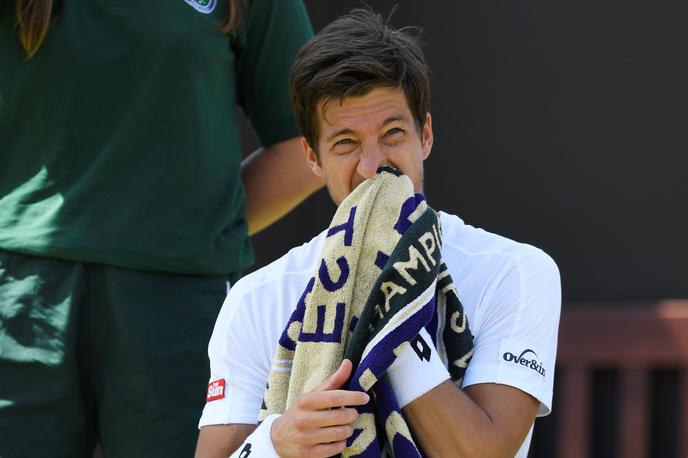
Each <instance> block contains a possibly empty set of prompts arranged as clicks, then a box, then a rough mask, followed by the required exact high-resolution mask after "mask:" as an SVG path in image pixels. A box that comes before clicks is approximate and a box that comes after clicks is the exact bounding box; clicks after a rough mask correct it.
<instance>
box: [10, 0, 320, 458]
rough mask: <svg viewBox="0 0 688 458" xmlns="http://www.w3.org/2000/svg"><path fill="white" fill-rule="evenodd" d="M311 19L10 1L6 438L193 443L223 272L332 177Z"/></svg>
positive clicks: (101, 0)
mask: <svg viewBox="0 0 688 458" xmlns="http://www.w3.org/2000/svg"><path fill="white" fill-rule="evenodd" d="M311 36H312V29H311V26H310V23H309V20H308V15H307V12H306V10H305V7H304V5H303V3H302V0H91V1H78V0H0V456H2V457H4V458H12V457H26V456H45V457H79V456H90V455H91V454H92V453H93V449H94V446H95V443H96V442H98V443H100V445H101V447H102V450H103V453H104V455H105V456H106V457H138V456H146V457H156V456H160V457H162V456H164V457H168V458H169V457H175V456H180V457H182V456H183V457H187V456H191V455H192V454H193V450H194V447H195V442H196V438H197V434H198V432H197V428H196V425H197V423H198V418H199V415H200V412H201V410H202V407H203V404H204V401H205V393H206V386H207V381H208V360H207V354H206V350H207V342H208V338H209V336H210V333H211V331H212V327H213V324H214V322H215V318H216V316H217V312H218V311H219V309H220V307H221V305H222V301H223V299H224V297H225V295H226V291H227V286H228V283H227V279H228V278H229V277H230V276H232V275H234V274H236V273H238V272H240V271H241V270H242V269H243V268H245V267H247V266H248V265H249V264H250V263H251V262H252V257H253V254H252V249H251V245H250V241H249V234H250V233H254V232H256V231H258V230H260V229H262V228H264V227H266V226H267V225H269V224H270V223H272V222H273V221H274V220H276V219H278V218H279V217H281V216H282V215H283V214H285V213H286V212H288V211H289V210H290V209H291V208H293V207H294V206H295V205H297V204H298V203H299V202H300V201H302V200H303V199H304V198H305V197H306V196H308V195H309V194H310V193H312V192H313V191H314V190H316V189H318V188H319V187H320V186H321V185H322V183H320V182H319V181H317V180H316V179H314V178H313V176H312V174H311V173H310V172H309V170H308V167H307V165H306V162H305V161H304V159H303V155H302V153H301V147H300V143H299V140H298V138H297V134H298V130H297V128H296V126H295V123H294V120H293V118H292V112H291V107H290V104H289V99H288V95H287V76H288V72H289V69H290V66H291V62H292V59H293V57H294V55H295V54H296V52H297V51H298V49H299V48H300V46H301V45H302V44H303V43H304V42H305V41H307V40H308V39H309V38H310V37H311ZM237 106H239V107H241V108H242V109H243V111H244V112H245V113H246V115H247V117H248V118H249V120H250V121H251V123H252V125H253V127H254V128H255V131H256V132H257V134H258V137H259V138H260V140H261V142H262V144H263V145H265V146H264V147H263V148H261V149H259V150H258V151H256V152H254V153H253V154H252V155H250V156H249V157H248V158H247V159H246V160H245V161H244V162H243V164H242V163H241V152H240V142H239V130H238V125H237V119H236V116H237V111H236V108H237Z"/></svg>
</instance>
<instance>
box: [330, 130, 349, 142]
mask: <svg viewBox="0 0 688 458" xmlns="http://www.w3.org/2000/svg"><path fill="white" fill-rule="evenodd" d="M353 133H354V131H353V130H351V129H349V128H344V129H339V130H337V131H335V132H333V133H331V134H330V135H328V136H327V138H325V141H326V142H331V141H332V140H334V139H335V138H336V137H339V136H340V135H348V134H353Z"/></svg>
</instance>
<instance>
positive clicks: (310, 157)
mask: <svg viewBox="0 0 688 458" xmlns="http://www.w3.org/2000/svg"><path fill="white" fill-rule="evenodd" d="M301 147H302V148H303V151H304V153H305V154H306V162H308V167H310V168H311V170H312V171H313V173H315V174H316V175H317V176H319V177H320V178H325V172H324V171H323V169H322V167H320V161H319V160H318V154H317V153H316V152H315V150H314V149H313V148H311V145H309V144H308V141H307V140H306V137H301Z"/></svg>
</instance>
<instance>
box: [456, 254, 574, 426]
mask: <svg viewBox="0 0 688 458" xmlns="http://www.w3.org/2000/svg"><path fill="white" fill-rule="evenodd" d="M495 284H496V286H495V287H494V288H493V290H492V292H491V293H490V294H488V295H486V296H485V297H484V298H483V300H482V302H481V304H480V307H481V308H482V309H483V310H481V314H482V315H483V318H482V322H481V323H480V331H479V332H478V333H476V337H475V340H474V343H475V352H474V355H473V358H472V360H471V362H470V363H469V364H468V368H467V369H466V375H465V376H464V380H463V386H464V387H466V386H469V385H475V384H479V383H498V384H504V385H510V386H513V387H515V388H518V389H520V390H522V391H524V392H526V393H528V394H530V395H531V396H533V397H534V398H536V399H537V400H539V401H540V408H539V410H538V416H544V415H547V414H549V413H550V411H551V408H552V391H553V386H554V362H555V359H556V354H557V334H558V328H559V315H560V311H561V282H560V278H559V270H558V269H557V266H556V264H555V263H554V261H553V260H552V259H551V258H550V257H549V256H547V255H546V254H545V253H544V252H542V251H540V250H535V249H534V251H533V253H532V254H529V255H526V256H523V257H520V258H517V259H514V261H513V262H511V263H510V264H509V265H508V267H507V268H506V269H505V270H504V272H503V274H502V275H501V276H499V277H498V278H496V280H495ZM468 321H469V325H470V316H469V317H468Z"/></svg>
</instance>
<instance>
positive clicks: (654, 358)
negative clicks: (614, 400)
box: [555, 301, 688, 458]
mask: <svg viewBox="0 0 688 458" xmlns="http://www.w3.org/2000/svg"><path fill="white" fill-rule="evenodd" d="M557 367H558V375H559V379H558V380H557V381H556V383H557V384H559V385H560V386H559V391H558V405H557V406H556V407H555V409H557V410H558V411H559V412H558V422H557V423H558V428H557V429H558V431H557V436H558V440H557V443H558V453H557V456H558V457H561V458H582V457H586V456H588V455H589V450H590V437H589V436H590V427H589V425H590V421H591V418H592V417H591V414H592V413H593V412H591V410H590V400H591V398H590V396H591V377H592V373H593V370H595V369H599V368H613V369H616V370H618V374H619V408H620V412H619V416H618V418H619V421H620V425H619V428H618V430H619V437H618V441H619V442H618V450H619V456H621V457H624V458H644V457H646V456H648V453H649V452H648V450H649V431H650V424H649V417H650V405H649V392H650V389H649V388H650V387H649V380H650V374H651V371H652V370H654V369H677V370H679V371H680V378H679V380H680V382H679V383H680V388H679V391H680V396H679V397H678V399H677V402H680V403H681V405H680V406H679V407H678V408H679V412H680V413H679V416H680V417H681V424H682V425H683V426H682V427H681V429H682V431H679V437H678V440H679V444H678V448H679V451H680V453H681V454H680V457H681V458H683V457H688V301H664V302H660V303H657V304H652V305H650V306H648V304H645V305H643V306H641V304H639V305H638V306H635V307H634V306H628V307H623V308H619V307H612V308H610V307H608V306H605V305H604V304H601V305H599V306H594V307H593V306H591V305H588V306H582V307H575V308H565V309H564V310H563V311H562V317H561V326H560V331H559V349H558V356H557Z"/></svg>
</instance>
